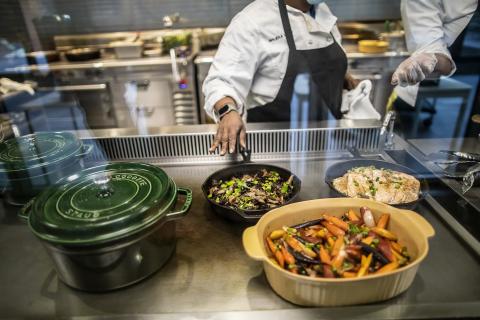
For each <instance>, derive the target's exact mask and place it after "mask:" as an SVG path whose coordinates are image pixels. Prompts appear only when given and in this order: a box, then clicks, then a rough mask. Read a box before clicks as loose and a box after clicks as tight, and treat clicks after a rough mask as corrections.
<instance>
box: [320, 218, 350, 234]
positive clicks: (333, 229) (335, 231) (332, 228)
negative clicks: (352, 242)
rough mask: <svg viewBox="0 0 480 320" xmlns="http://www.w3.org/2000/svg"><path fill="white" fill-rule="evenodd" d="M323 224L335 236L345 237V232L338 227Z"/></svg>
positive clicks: (329, 223)
mask: <svg viewBox="0 0 480 320" xmlns="http://www.w3.org/2000/svg"><path fill="white" fill-rule="evenodd" d="M322 224H323V225H324V226H325V228H327V230H328V231H329V232H330V233H332V234H333V235H334V236H337V237H338V236H343V235H344V234H345V231H343V230H342V229H340V228H339V227H337V226H336V225H334V224H333V223H331V222H327V221H323V222H322Z"/></svg>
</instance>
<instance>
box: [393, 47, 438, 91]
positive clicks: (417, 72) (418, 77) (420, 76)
mask: <svg viewBox="0 0 480 320" xmlns="http://www.w3.org/2000/svg"><path fill="white" fill-rule="evenodd" d="M437 62H438V61H437V58H436V57H435V54H434V53H428V52H420V53H414V54H413V55H412V56H411V57H410V58H408V59H407V60H405V61H403V62H402V63H401V64H400V65H399V66H398V68H397V70H395V72H394V74H393V76H392V84H393V85H400V86H401V87H406V86H408V85H410V86H411V85H414V84H417V83H419V82H420V81H422V80H424V79H425V78H426V77H427V76H428V75H429V74H431V73H432V72H433V70H434V69H435V66H436V65H437Z"/></svg>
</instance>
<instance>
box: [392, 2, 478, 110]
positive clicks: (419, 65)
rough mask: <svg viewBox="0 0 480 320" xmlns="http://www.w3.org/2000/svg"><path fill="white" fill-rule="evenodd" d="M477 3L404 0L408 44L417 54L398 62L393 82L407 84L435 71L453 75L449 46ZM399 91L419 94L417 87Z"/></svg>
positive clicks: (404, 18)
mask: <svg viewBox="0 0 480 320" xmlns="http://www.w3.org/2000/svg"><path fill="white" fill-rule="evenodd" d="M477 5H478V0H457V1H456V0H402V2H401V13H402V20H403V24H404V27H405V36H406V40H407V47H408V50H409V51H410V52H413V54H412V55H411V56H410V57H409V58H408V59H406V60H405V61H403V62H402V63H401V64H400V65H399V66H398V68H397V70H396V71H395V73H394V74H393V76H392V84H393V85H400V86H401V87H406V86H412V85H416V84H418V83H419V82H420V81H422V80H424V79H425V78H426V77H428V76H430V75H431V74H436V75H439V74H440V75H448V76H450V75H452V74H453V73H454V72H455V70H456V67H455V62H454V61H453V60H452V56H451V55H450V52H449V50H448V47H449V46H451V45H452V44H453V42H454V41H455V39H457V37H458V36H459V35H460V33H462V31H463V30H464V29H465V27H466V26H467V24H468V23H469V21H470V19H471V18H472V16H473V14H474V12H475V10H476V8H477ZM417 87H418V86H417ZM397 92H398V93H399V96H400V97H402V98H404V96H402V93H403V94H404V95H405V94H408V93H410V94H413V95H415V97H416V90H415V89H414V90H410V91H409V92H407V91H402V89H400V90H397ZM404 100H407V102H409V103H410V104H412V105H413V104H414V102H415V99H414V98H413V100H412V97H406V98H404ZM408 100H409V101H408ZM412 102H413V103H412Z"/></svg>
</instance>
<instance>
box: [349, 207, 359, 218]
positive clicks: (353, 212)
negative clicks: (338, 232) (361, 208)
mask: <svg viewBox="0 0 480 320" xmlns="http://www.w3.org/2000/svg"><path fill="white" fill-rule="evenodd" d="M347 218H348V220H350V221H360V218H359V217H358V216H357V214H356V213H355V211H353V210H352V209H350V210H348V212H347Z"/></svg>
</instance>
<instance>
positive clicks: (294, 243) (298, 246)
mask: <svg viewBox="0 0 480 320" xmlns="http://www.w3.org/2000/svg"><path fill="white" fill-rule="evenodd" d="M285 241H287V243H288V245H289V246H290V247H292V249H293V250H295V251H298V252H302V251H303V247H302V245H301V243H300V241H298V240H297V239H295V238H293V237H292V236H288V237H286V238H285Z"/></svg>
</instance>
